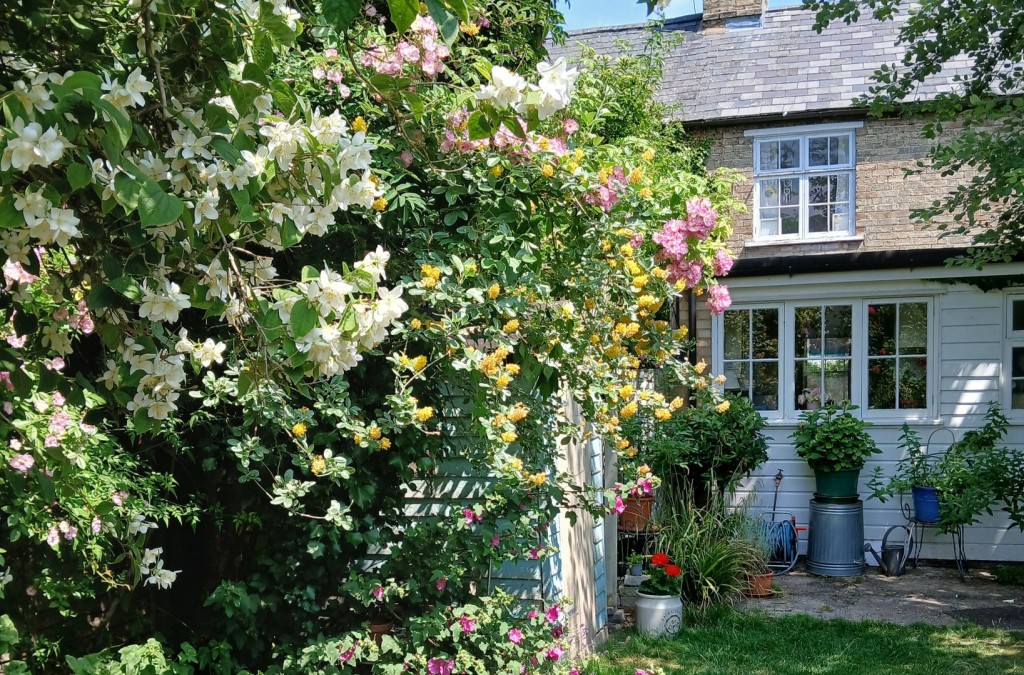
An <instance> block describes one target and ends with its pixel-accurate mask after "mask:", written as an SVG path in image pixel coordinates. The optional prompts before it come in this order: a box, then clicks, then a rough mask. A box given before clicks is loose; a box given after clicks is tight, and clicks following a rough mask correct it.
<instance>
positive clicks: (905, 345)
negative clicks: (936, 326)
mask: <svg viewBox="0 0 1024 675" xmlns="http://www.w3.org/2000/svg"><path fill="white" fill-rule="evenodd" d="M927 353H928V305H927V304H926V303H923V302H908V303H903V304H901V305H900V354H927Z"/></svg>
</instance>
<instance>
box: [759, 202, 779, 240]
mask: <svg viewBox="0 0 1024 675" xmlns="http://www.w3.org/2000/svg"><path fill="white" fill-rule="evenodd" d="M758 226H759V228H760V231H761V235H762V236H773V235H776V234H778V233H779V210H778V209H761V221H760V223H758Z"/></svg>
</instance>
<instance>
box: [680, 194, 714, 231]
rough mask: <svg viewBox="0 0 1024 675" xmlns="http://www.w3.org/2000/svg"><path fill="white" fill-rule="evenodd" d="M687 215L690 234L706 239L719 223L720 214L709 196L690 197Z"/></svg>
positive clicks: (687, 204)
mask: <svg viewBox="0 0 1024 675" xmlns="http://www.w3.org/2000/svg"><path fill="white" fill-rule="evenodd" d="M686 216H687V221H688V223H689V230H690V236H692V237H695V238H696V239H706V238H707V236H708V235H709V234H710V233H711V230H713V229H715V227H716V226H717V225H718V214H716V213H715V210H714V209H713V208H712V207H711V200H710V199H708V198H707V197H690V199H688V200H687V201H686Z"/></svg>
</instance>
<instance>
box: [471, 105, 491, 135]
mask: <svg viewBox="0 0 1024 675" xmlns="http://www.w3.org/2000/svg"><path fill="white" fill-rule="evenodd" d="M490 137H491V121H490V120H489V119H487V115H485V114H484V113H482V112H481V111H479V110H477V111H476V112H474V113H473V114H472V115H470V116H469V138H470V140H473V141H479V140H481V139H484V138H490Z"/></svg>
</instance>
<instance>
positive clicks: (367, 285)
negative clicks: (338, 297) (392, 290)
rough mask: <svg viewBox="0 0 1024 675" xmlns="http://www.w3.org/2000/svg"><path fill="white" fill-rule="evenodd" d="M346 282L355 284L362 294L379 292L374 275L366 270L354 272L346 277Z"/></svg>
mask: <svg viewBox="0 0 1024 675" xmlns="http://www.w3.org/2000/svg"><path fill="white" fill-rule="evenodd" d="M346 281H351V282H352V283H354V284H355V285H356V288H358V289H359V292H360V293H375V292H377V282H376V281H374V279H373V275H372V274H370V273H369V272H367V271H365V270H352V271H351V272H349V273H348V275H347V276H346Z"/></svg>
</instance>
